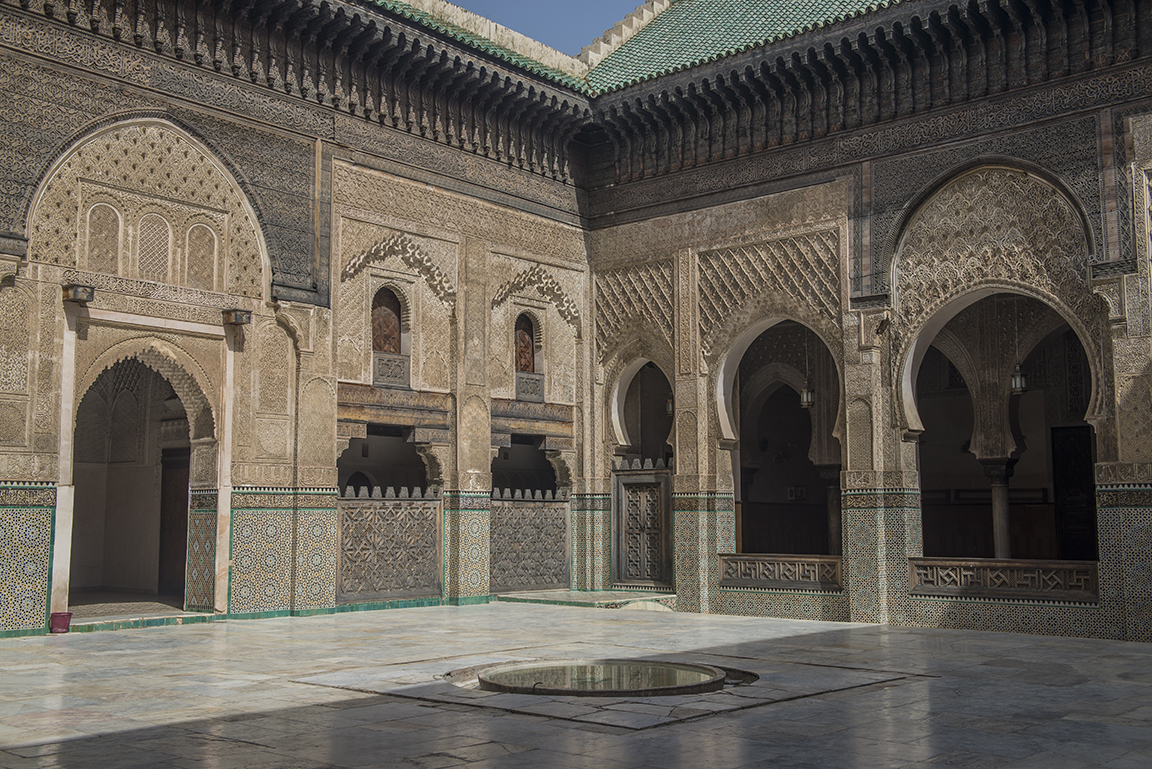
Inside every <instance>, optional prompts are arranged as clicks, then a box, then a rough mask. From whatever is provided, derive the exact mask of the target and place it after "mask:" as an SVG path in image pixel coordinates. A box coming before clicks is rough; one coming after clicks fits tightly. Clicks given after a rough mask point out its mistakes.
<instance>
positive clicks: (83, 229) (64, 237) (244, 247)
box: [28, 120, 269, 299]
mask: <svg viewBox="0 0 1152 769" xmlns="http://www.w3.org/2000/svg"><path fill="white" fill-rule="evenodd" d="M205 199H211V200H213V201H214V206H215V207H213V208H211V209H209V208H205V207H204V206H202V205H200V204H198V203H196V202H195V201H200V200H205ZM94 206H96V207H97V208H99V210H98V211H97V213H99V214H103V212H105V210H106V209H107V210H108V211H113V210H114V211H115V212H116V215H115V216H116V218H115V220H113V219H111V218H109V216H110V215H109V216H103V217H102V218H100V219H99V221H100V222H104V223H111V224H113V225H115V226H116V227H118V228H119V233H118V234H117V233H111V234H108V233H104V235H107V237H104V235H102V234H101V233H102V231H96V232H93V233H89V222H90V216H89V212H90V211H91V210H92V209H93V207H94ZM101 206H102V208H101ZM147 213H153V214H157V215H161V216H162V217H163V218H164V220H165V221H166V222H167V223H168V224H169V227H172V226H173V225H176V229H175V230H173V231H172V232H171V233H170V235H171V238H172V245H171V246H169V248H170V252H169V253H170V257H175V256H176V254H177V253H178V252H177V250H176V248H174V247H172V246H179V247H181V248H182V249H183V252H184V253H186V252H187V251H188V250H189V248H188V236H189V235H190V234H192V235H193V237H192V246H193V247H192V248H191V250H192V251H193V252H194V254H196V255H198V256H201V257H203V258H209V257H210V258H212V259H213V260H214V261H215V264H213V265H212V267H211V269H207V270H201V269H200V267H201V266H202V265H191V266H189V265H182V264H179V263H177V264H176V265H175V266H176V269H175V270H174V272H175V274H174V275H172V276H171V277H170V278H168V279H167V280H162V281H161V282H171V283H175V284H185V283H186V282H187V281H191V283H192V284H195V283H203V282H204V281H207V282H208V284H211V285H208V284H205V285H202V286H200V287H202V288H216V289H218V290H221V291H224V292H226V293H230V294H239V295H242V296H247V297H252V298H256V299H259V298H262V297H263V296H264V295H265V290H266V286H267V285H268V279H269V275H268V270H267V267H266V256H265V255H266V248H265V245H264V238H263V235H262V233H261V232H260V229H259V226H258V224H257V222H256V219H255V214H254V213H253V211H252V208H251V206H250V205H249V204H248V201H247V200H246V199H245V197H244V194H243V192H241V190H240V188H239V186H238V185H237V183H236V181H235V180H234V179H232V177H231V176H230V174H228V173H227V172H226V171H224V169H223V166H222V165H220V164H219V163H218V162H217V161H216V160H215V159H214V158H212V157H211V155H209V154H208V152H207V150H205V149H204V148H202V147H201V146H200V144H199V142H195V141H193V140H192V139H190V138H189V137H188V136H187V135H186V134H184V132H183V131H181V130H180V129H178V128H176V127H175V126H174V125H171V124H168V123H163V122H160V121H155V120H153V121H139V122H131V123H122V124H117V125H113V126H111V127H109V128H106V129H104V130H102V131H100V132H98V133H96V134H94V135H92V136H89V137H88V138H86V139H85V140H84V141H82V142H81V143H80V144H79V145H77V146H75V147H73V148H72V149H71V150H70V151H69V152H68V153H67V154H66V155H65V156H64V157H63V158H62V159H61V160H60V161H59V162H58V164H57V165H56V167H55V168H54V169H53V171H52V173H51V175H50V176H49V178H48V179H47V180H46V181H45V183H44V184H43V185H42V187H41V190H40V194H39V197H38V199H37V201H36V203H35V207H34V210H33V211H32V213H31V215H30V217H29V226H28V254H29V259H30V260H32V261H37V262H44V263H47V264H56V265H67V266H77V265H80V266H82V267H84V266H88V267H90V268H92V269H95V270H96V271H97V272H105V273H118V274H120V275H123V276H130V277H137V274H136V273H137V268H136V264H137V256H138V254H137V253H136V252H135V251H134V250H133V249H132V238H131V237H130V236H131V235H132V232H133V228H135V227H136V226H137V225H138V224H139V222H140V221H141V218H142V217H143V216H144V215H145V214H147ZM197 226H199V227H206V228H208V229H209V230H210V231H211V232H212V233H213V239H214V243H215V245H214V247H213V249H212V252H211V254H209V253H208V252H207V251H205V250H204V248H201V247H200V245H198V244H200V242H201V240H203V239H202V238H197V237H196V233H193V232H192V230H193V228H194V227H197ZM90 234H91V236H92V237H97V238H101V237H102V238H103V240H102V241H100V242H105V241H107V246H108V248H110V249H112V253H110V254H109V255H108V258H107V259H104V261H99V260H97V261H96V262H94V261H93V260H94V259H95V257H94V256H93V255H92V254H90V253H89V245H90ZM200 276H207V277H200Z"/></svg>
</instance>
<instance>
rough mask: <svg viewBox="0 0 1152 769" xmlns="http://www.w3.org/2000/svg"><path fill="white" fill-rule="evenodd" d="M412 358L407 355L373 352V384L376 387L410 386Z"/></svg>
mask: <svg viewBox="0 0 1152 769" xmlns="http://www.w3.org/2000/svg"><path fill="white" fill-rule="evenodd" d="M410 369H411V360H410V359H409V356H407V355H394V354H392V353H388V352H374V353H372V384H374V385H375V386H376V387H408V386H409V385H408V383H409V382H410V381H411V379H410V376H409V371H410Z"/></svg>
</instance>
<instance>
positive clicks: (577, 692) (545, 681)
mask: <svg viewBox="0 0 1152 769" xmlns="http://www.w3.org/2000/svg"><path fill="white" fill-rule="evenodd" d="M726 676H727V674H726V673H725V672H724V671H723V670H721V669H720V668H716V667H712V666H711V665H696V664H688V663H683V662H655V661H653V660H595V659H589V660H548V661H542V660H535V661H533V662H511V663H508V664H506V665H496V666H493V667H490V668H486V669H484V670H482V671H479V672H478V673H477V679H478V681H479V686H480V688H481V689H484V690H485V691H490V692H509V693H514V694H550V695H554V696H555V695H562V696H569V697H573V696H574V697H660V696H664V695H669V694H702V693H704V692H714V691H718V690H719V689H722V688H724V679H725V677H726Z"/></svg>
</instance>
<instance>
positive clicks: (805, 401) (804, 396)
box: [800, 380, 816, 409]
mask: <svg viewBox="0 0 1152 769" xmlns="http://www.w3.org/2000/svg"><path fill="white" fill-rule="evenodd" d="M815 405H816V391H815V390H813V389H812V388H811V387H809V386H808V381H807V380H805V381H804V387H803V388H802V389H801V390H800V408H802V409H810V408H812V407H813V406H815Z"/></svg>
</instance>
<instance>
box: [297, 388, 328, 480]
mask: <svg viewBox="0 0 1152 769" xmlns="http://www.w3.org/2000/svg"><path fill="white" fill-rule="evenodd" d="M297 440H298V441H299V444H300V445H299V446H298V448H297V452H296V457H297V462H298V463H299V465H300V473H301V482H302V484H303V485H306V486H335V485H336V453H335V445H336V391H335V389H334V388H333V386H332V383H331V382H330V381H328V380H327V379H324V378H315V379H311V380H309V381H308V382H307V383H306V384H305V385H304V387H303V389H302V391H301V395H300V433H299V436H298V438H297Z"/></svg>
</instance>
